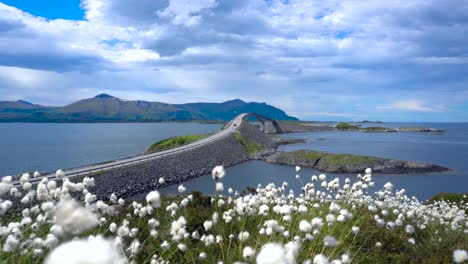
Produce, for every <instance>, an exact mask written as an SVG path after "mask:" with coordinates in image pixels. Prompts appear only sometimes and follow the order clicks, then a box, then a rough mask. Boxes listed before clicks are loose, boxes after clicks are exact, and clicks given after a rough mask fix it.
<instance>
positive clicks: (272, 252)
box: [257, 243, 293, 264]
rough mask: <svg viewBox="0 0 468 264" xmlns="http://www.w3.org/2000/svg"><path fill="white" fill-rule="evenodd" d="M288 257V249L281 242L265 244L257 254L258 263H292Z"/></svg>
mask: <svg viewBox="0 0 468 264" xmlns="http://www.w3.org/2000/svg"><path fill="white" fill-rule="evenodd" d="M292 263H293V262H290V261H289V260H288V259H287V258H286V250H285V249H284V247H283V245H281V244H279V243H267V244H265V245H264V246H263V247H262V249H261V250H260V253H258V255H257V264H292Z"/></svg>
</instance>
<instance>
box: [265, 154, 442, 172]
mask: <svg viewBox="0 0 468 264" xmlns="http://www.w3.org/2000/svg"><path fill="white" fill-rule="evenodd" d="M261 159H262V160H264V161H267V162H270V163H279V164H288V165H298V166H302V167H309V168H314V169H317V170H319V171H321V172H328V173H360V172H362V171H364V170H365V169H366V168H372V170H373V171H374V172H376V173H382V174H402V173H427V172H444V171H449V169H448V168H445V167H442V166H438V165H434V164H430V163H423V162H416V161H404V160H395V159H386V158H378V157H371V156H359V155H352V154H334V153H328V152H321V151H312V150H311V151H309V150H298V151H292V152H275V153H273V154H271V153H270V155H266V156H263V157H262V158H261Z"/></svg>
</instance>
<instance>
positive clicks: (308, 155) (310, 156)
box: [287, 150, 327, 161]
mask: <svg viewBox="0 0 468 264" xmlns="http://www.w3.org/2000/svg"><path fill="white" fill-rule="evenodd" d="M287 154H290V155H293V156H294V157H295V158H298V159H302V160H310V161H314V160H318V159H320V158H322V157H323V156H325V155H327V153H325V152H320V151H308V150H296V151H292V152H288V153H287Z"/></svg>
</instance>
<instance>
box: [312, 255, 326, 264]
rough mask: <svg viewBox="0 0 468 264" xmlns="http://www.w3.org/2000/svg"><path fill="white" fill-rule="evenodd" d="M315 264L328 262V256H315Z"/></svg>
mask: <svg viewBox="0 0 468 264" xmlns="http://www.w3.org/2000/svg"><path fill="white" fill-rule="evenodd" d="M313 263H314V264H328V263H330V262H329V261H328V258H327V257H326V256H325V255H323V254H318V255H315V256H314V262H313Z"/></svg>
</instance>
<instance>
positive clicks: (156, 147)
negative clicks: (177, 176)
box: [146, 135, 208, 153]
mask: <svg viewBox="0 0 468 264" xmlns="http://www.w3.org/2000/svg"><path fill="white" fill-rule="evenodd" d="M207 136H208V135H188V136H178V137H171V138H168V139H164V140H161V141H158V142H156V143H154V144H153V145H151V146H150V147H149V148H148V149H147V150H146V153H152V152H157V151H161V150H166V149H171V148H175V147H179V146H182V145H185V144H189V143H192V142H194V141H197V140H200V139H202V138H206V137H207Z"/></svg>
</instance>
